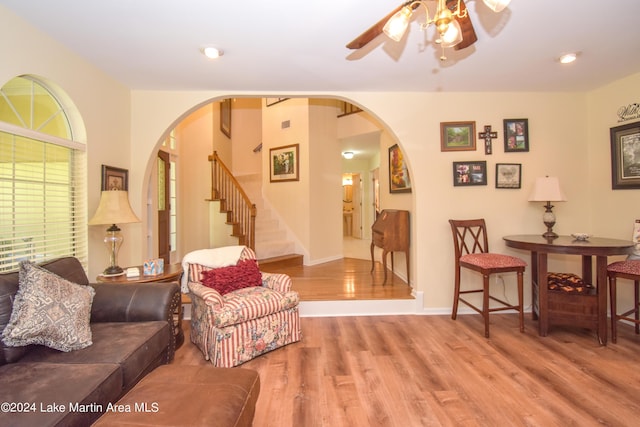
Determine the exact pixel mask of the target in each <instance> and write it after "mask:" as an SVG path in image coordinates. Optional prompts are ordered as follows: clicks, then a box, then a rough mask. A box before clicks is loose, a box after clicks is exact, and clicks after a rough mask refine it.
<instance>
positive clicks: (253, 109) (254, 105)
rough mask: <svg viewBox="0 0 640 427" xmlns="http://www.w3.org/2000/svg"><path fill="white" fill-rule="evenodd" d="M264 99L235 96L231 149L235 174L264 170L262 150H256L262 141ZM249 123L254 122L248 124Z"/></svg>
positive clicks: (232, 166) (250, 173)
mask: <svg viewBox="0 0 640 427" xmlns="http://www.w3.org/2000/svg"><path fill="white" fill-rule="evenodd" d="M262 102H263V101H262V99H258V98H235V99H234V100H233V104H232V111H233V113H232V117H233V120H231V138H232V143H231V150H232V160H231V161H232V164H231V165H230V167H231V169H232V171H233V174H234V175H236V176H238V175H252V174H259V173H261V172H262V152H260V151H258V152H254V150H255V149H256V147H257V146H258V145H260V144H261V143H262V125H261V123H262ZM247 123H250V124H252V125H251V126H247Z"/></svg>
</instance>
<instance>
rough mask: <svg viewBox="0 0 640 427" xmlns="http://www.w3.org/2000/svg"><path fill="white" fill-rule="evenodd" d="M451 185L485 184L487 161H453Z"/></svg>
mask: <svg viewBox="0 0 640 427" xmlns="http://www.w3.org/2000/svg"><path fill="white" fill-rule="evenodd" d="M453 185H454V186H455V187H463V186H464V187H466V186H471V185H487V162H486V161H484V160H482V161H478V162H453Z"/></svg>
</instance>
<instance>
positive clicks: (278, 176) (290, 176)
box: [269, 144, 300, 182]
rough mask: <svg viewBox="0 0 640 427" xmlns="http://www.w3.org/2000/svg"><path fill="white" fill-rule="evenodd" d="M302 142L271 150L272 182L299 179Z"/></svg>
mask: <svg viewBox="0 0 640 427" xmlns="http://www.w3.org/2000/svg"><path fill="white" fill-rule="evenodd" d="M299 150H300V144H292V145H285V146H282V147H276V148H271V149H270V150H269V159H270V161H269V164H270V169H271V177H270V181H271V182H284V181H299V180H300V165H299V161H300V160H299V159H300V155H299Z"/></svg>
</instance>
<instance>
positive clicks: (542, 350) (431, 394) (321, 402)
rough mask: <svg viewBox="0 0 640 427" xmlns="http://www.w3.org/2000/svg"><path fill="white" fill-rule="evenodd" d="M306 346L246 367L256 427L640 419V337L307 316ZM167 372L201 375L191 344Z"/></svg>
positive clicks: (496, 320) (499, 321)
mask: <svg viewBox="0 0 640 427" xmlns="http://www.w3.org/2000/svg"><path fill="white" fill-rule="evenodd" d="M301 324H302V331H303V339H302V341H300V342H298V343H294V344H290V345H288V346H286V347H284V348H281V349H278V350H275V351H272V352H270V353H267V354H264V355H262V356H260V357H258V358H256V359H254V360H251V361H249V362H247V363H245V364H243V365H242V366H241V367H243V368H249V369H255V370H256V371H258V372H259V373H260V380H261V392H260V397H259V399H258V404H257V410H256V415H255V421H254V426H255V427H263V426H274V427H287V426H292V427H312V426H327V427H328V426H331V427H335V426H349V427H358V426H363V427H364V426H399V427H408V426H504V425H513V426H545V427H546V426H595V425H608V426H632V425H638V414H640V399H639V396H640V369H638V366H640V336H638V335H635V334H634V333H633V329H632V328H631V327H629V326H628V325H621V326H620V330H619V332H618V344H609V345H608V346H606V347H602V346H599V345H598V343H597V340H596V339H595V335H594V333H593V332H591V331H585V330H582V329H572V328H553V329H552V330H551V331H550V333H549V335H548V336H547V337H544V338H542V337H539V336H538V334H537V323H536V322H534V321H533V320H531V316H527V319H526V325H525V326H526V331H525V333H524V334H521V333H519V331H518V321H517V315H515V314H513V315H512V314H494V315H492V316H491V339H485V338H484V336H483V333H482V331H483V324H482V318H481V316H479V315H475V314H474V315H462V316H458V320H456V321H453V320H451V318H450V317H449V316H419V315H408V316H371V317H366V316H362V317H316V318H302V319H301ZM184 326H185V332H186V334H187V336H186V339H185V344H184V345H183V346H182V347H181V348H180V349H179V350H178V351H177V353H176V358H175V361H174V362H173V363H175V364H178V365H191V364H195V365H206V364H209V362H207V361H205V360H204V359H203V357H202V355H201V353H200V351H199V350H198V349H197V348H196V347H195V346H194V345H193V344H191V342H190V339H189V324H188V322H185V325H184Z"/></svg>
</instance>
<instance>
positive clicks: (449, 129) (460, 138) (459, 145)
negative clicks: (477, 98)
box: [440, 122, 476, 151]
mask: <svg viewBox="0 0 640 427" xmlns="http://www.w3.org/2000/svg"><path fill="white" fill-rule="evenodd" d="M440 151H476V122H442V123H440Z"/></svg>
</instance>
